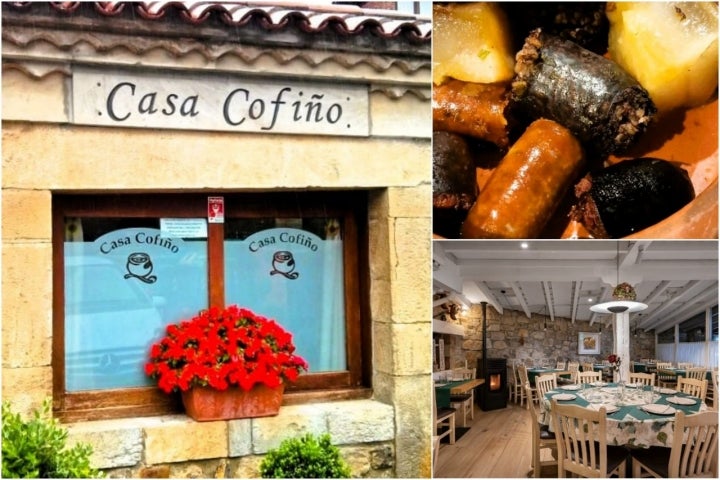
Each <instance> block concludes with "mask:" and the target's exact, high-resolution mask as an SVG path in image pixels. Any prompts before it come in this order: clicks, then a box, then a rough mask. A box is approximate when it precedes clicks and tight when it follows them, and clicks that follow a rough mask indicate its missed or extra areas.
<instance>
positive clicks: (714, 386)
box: [705, 369, 718, 410]
mask: <svg viewBox="0 0 720 480" xmlns="http://www.w3.org/2000/svg"><path fill="white" fill-rule="evenodd" d="M710 375H711V378H712V382H711V385H712V390H711V389H710V387H708V394H709V395H707V396H706V397H705V399H708V397H709V396H710V395H712V398H710V400H712V408H713V410H717V409H718V371H717V369H714V370H713V371H712V372H711V374H710Z"/></svg>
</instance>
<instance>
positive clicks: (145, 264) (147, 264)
mask: <svg viewBox="0 0 720 480" xmlns="http://www.w3.org/2000/svg"><path fill="white" fill-rule="evenodd" d="M126 268H127V272H128V273H126V274H125V278H137V279H138V280H140V281H141V282H145V283H155V282H156V281H157V276H155V275H151V273H152V271H153V264H152V260H151V259H150V255H148V254H147V253H144V252H135V253H131V254H130V255H128V259H127V265H126Z"/></svg>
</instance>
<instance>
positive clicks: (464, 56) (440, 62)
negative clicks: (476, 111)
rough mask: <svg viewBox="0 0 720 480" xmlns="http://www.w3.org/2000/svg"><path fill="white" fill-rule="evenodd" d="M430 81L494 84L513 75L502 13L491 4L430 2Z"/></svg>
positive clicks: (511, 59) (509, 44) (507, 35)
mask: <svg viewBox="0 0 720 480" xmlns="http://www.w3.org/2000/svg"><path fill="white" fill-rule="evenodd" d="M433 24H434V25H433V47H432V53H433V83H435V84H436V85H439V84H441V83H442V82H443V81H444V80H445V79H446V78H447V77H452V78H455V79H458V80H463V81H466V82H474V83H495V82H502V81H506V80H510V79H511V78H512V76H513V66H514V65H515V59H514V58H513V52H512V44H511V39H510V35H509V30H508V27H507V22H506V19H505V14H504V13H503V11H502V10H501V9H500V7H499V6H498V5H497V4H495V3H486V2H480V3H470V4H457V3H456V4H449V5H438V4H436V5H433Z"/></svg>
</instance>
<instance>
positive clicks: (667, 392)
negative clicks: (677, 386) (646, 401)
mask: <svg viewBox="0 0 720 480" xmlns="http://www.w3.org/2000/svg"><path fill="white" fill-rule="evenodd" d="M655 391H656V392H658V393H662V394H663V395H673V394H675V393H677V390H673V389H672V388H660V387H655Z"/></svg>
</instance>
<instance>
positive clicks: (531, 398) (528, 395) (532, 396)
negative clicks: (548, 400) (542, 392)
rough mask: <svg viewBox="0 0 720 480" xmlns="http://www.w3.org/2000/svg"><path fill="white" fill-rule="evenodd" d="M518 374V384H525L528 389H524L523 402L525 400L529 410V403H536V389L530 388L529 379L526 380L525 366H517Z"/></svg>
mask: <svg viewBox="0 0 720 480" xmlns="http://www.w3.org/2000/svg"><path fill="white" fill-rule="evenodd" d="M518 374H519V375H520V382H522V385H525V384H527V385H528V387H530V388H529V389H527V388H526V389H525V400H527V405H528V408H530V403H535V402H537V401H538V398H539V397H538V391H537V388H535V387H532V386H530V379H529V378H528V374H527V367H526V366H525V365H518Z"/></svg>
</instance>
